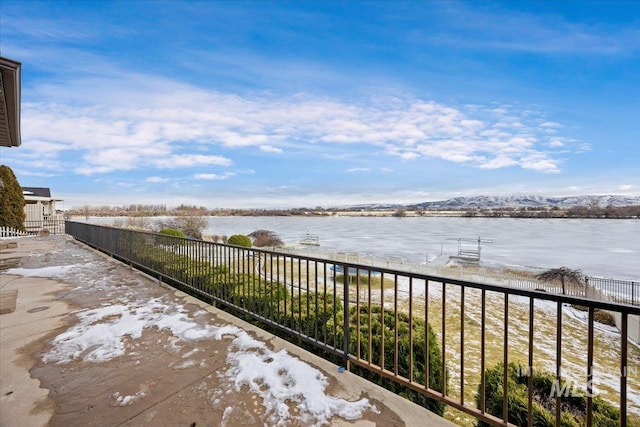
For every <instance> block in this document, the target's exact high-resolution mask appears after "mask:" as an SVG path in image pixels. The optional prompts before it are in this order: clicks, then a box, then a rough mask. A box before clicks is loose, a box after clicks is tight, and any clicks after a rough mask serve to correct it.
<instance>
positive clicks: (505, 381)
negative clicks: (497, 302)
mask: <svg viewBox="0 0 640 427" xmlns="http://www.w3.org/2000/svg"><path fill="white" fill-rule="evenodd" d="M503 340H504V341H503V346H504V347H503V355H502V357H503V360H504V371H503V377H502V391H503V396H502V398H503V401H502V405H503V407H502V419H503V420H505V421H507V420H509V386H508V384H509V294H507V293H505V294H504V338H503Z"/></svg>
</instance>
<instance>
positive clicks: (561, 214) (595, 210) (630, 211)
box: [65, 204, 640, 219]
mask: <svg viewBox="0 0 640 427" xmlns="http://www.w3.org/2000/svg"><path fill="white" fill-rule="evenodd" d="M442 212H447V213H449V214H450V215H449V216H462V217H489V218H618V219H630V218H631V219H635V218H640V206H607V207H599V206H593V205H590V206H575V207H571V208H559V207H523V208H510V207H505V208H457V209H455V208H454V209H452V208H447V209H424V208H415V207H411V206H408V207H400V208H388V207H387V208H368V207H367V208H326V209H325V208H322V207H315V208H293V209H208V208H206V207H204V206H195V205H180V206H178V207H176V208H173V209H167V206H166V205H163V204H154V205H144V204H135V205H128V206H84V207H82V208H80V209H72V210H69V211H67V212H66V213H65V215H66V216H68V217H70V216H85V217H90V216H102V217H108V216H129V217H131V216H133V217H154V216H185V215H187V216H328V215H337V214H343V215H344V214H348V213H354V214H358V215H365V216H366V215H367V214H371V215H372V216H373V215H375V216H396V217H404V216H414V217H415V216H442V215H439V213H442Z"/></svg>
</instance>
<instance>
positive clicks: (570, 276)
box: [536, 267, 584, 295]
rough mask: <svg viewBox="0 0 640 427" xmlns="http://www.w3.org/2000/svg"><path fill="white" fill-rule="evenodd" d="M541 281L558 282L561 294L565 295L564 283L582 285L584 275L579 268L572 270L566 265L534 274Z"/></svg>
mask: <svg viewBox="0 0 640 427" xmlns="http://www.w3.org/2000/svg"><path fill="white" fill-rule="evenodd" d="M536 278H537V279H539V280H542V281H543V282H556V283H557V282H560V283H561V284H562V294H563V295H566V288H565V284H573V285H577V286H580V287H584V275H583V274H582V271H581V270H572V269H570V268H568V267H560V268H552V269H549V270H547V271H543V272H542V273H540V274H538V275H537V276H536Z"/></svg>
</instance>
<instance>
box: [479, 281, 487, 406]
mask: <svg viewBox="0 0 640 427" xmlns="http://www.w3.org/2000/svg"><path fill="white" fill-rule="evenodd" d="M481 292H482V295H481V306H480V408H479V409H480V412H481V413H484V412H485V410H486V392H487V390H486V380H485V368H486V366H485V365H486V348H485V345H486V344H485V343H486V318H487V316H486V314H487V310H486V309H487V294H486V290H485V289H482V291H481Z"/></svg>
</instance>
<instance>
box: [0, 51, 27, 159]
mask: <svg viewBox="0 0 640 427" xmlns="http://www.w3.org/2000/svg"><path fill="white" fill-rule="evenodd" d="M21 67H22V65H21V64H20V63H19V62H16V61H13V60H11V59H8V58H4V57H2V56H0V146H2V147H18V146H20V144H21V142H22V141H21V136H20V98H21V94H20V88H21V83H20V69H21Z"/></svg>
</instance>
